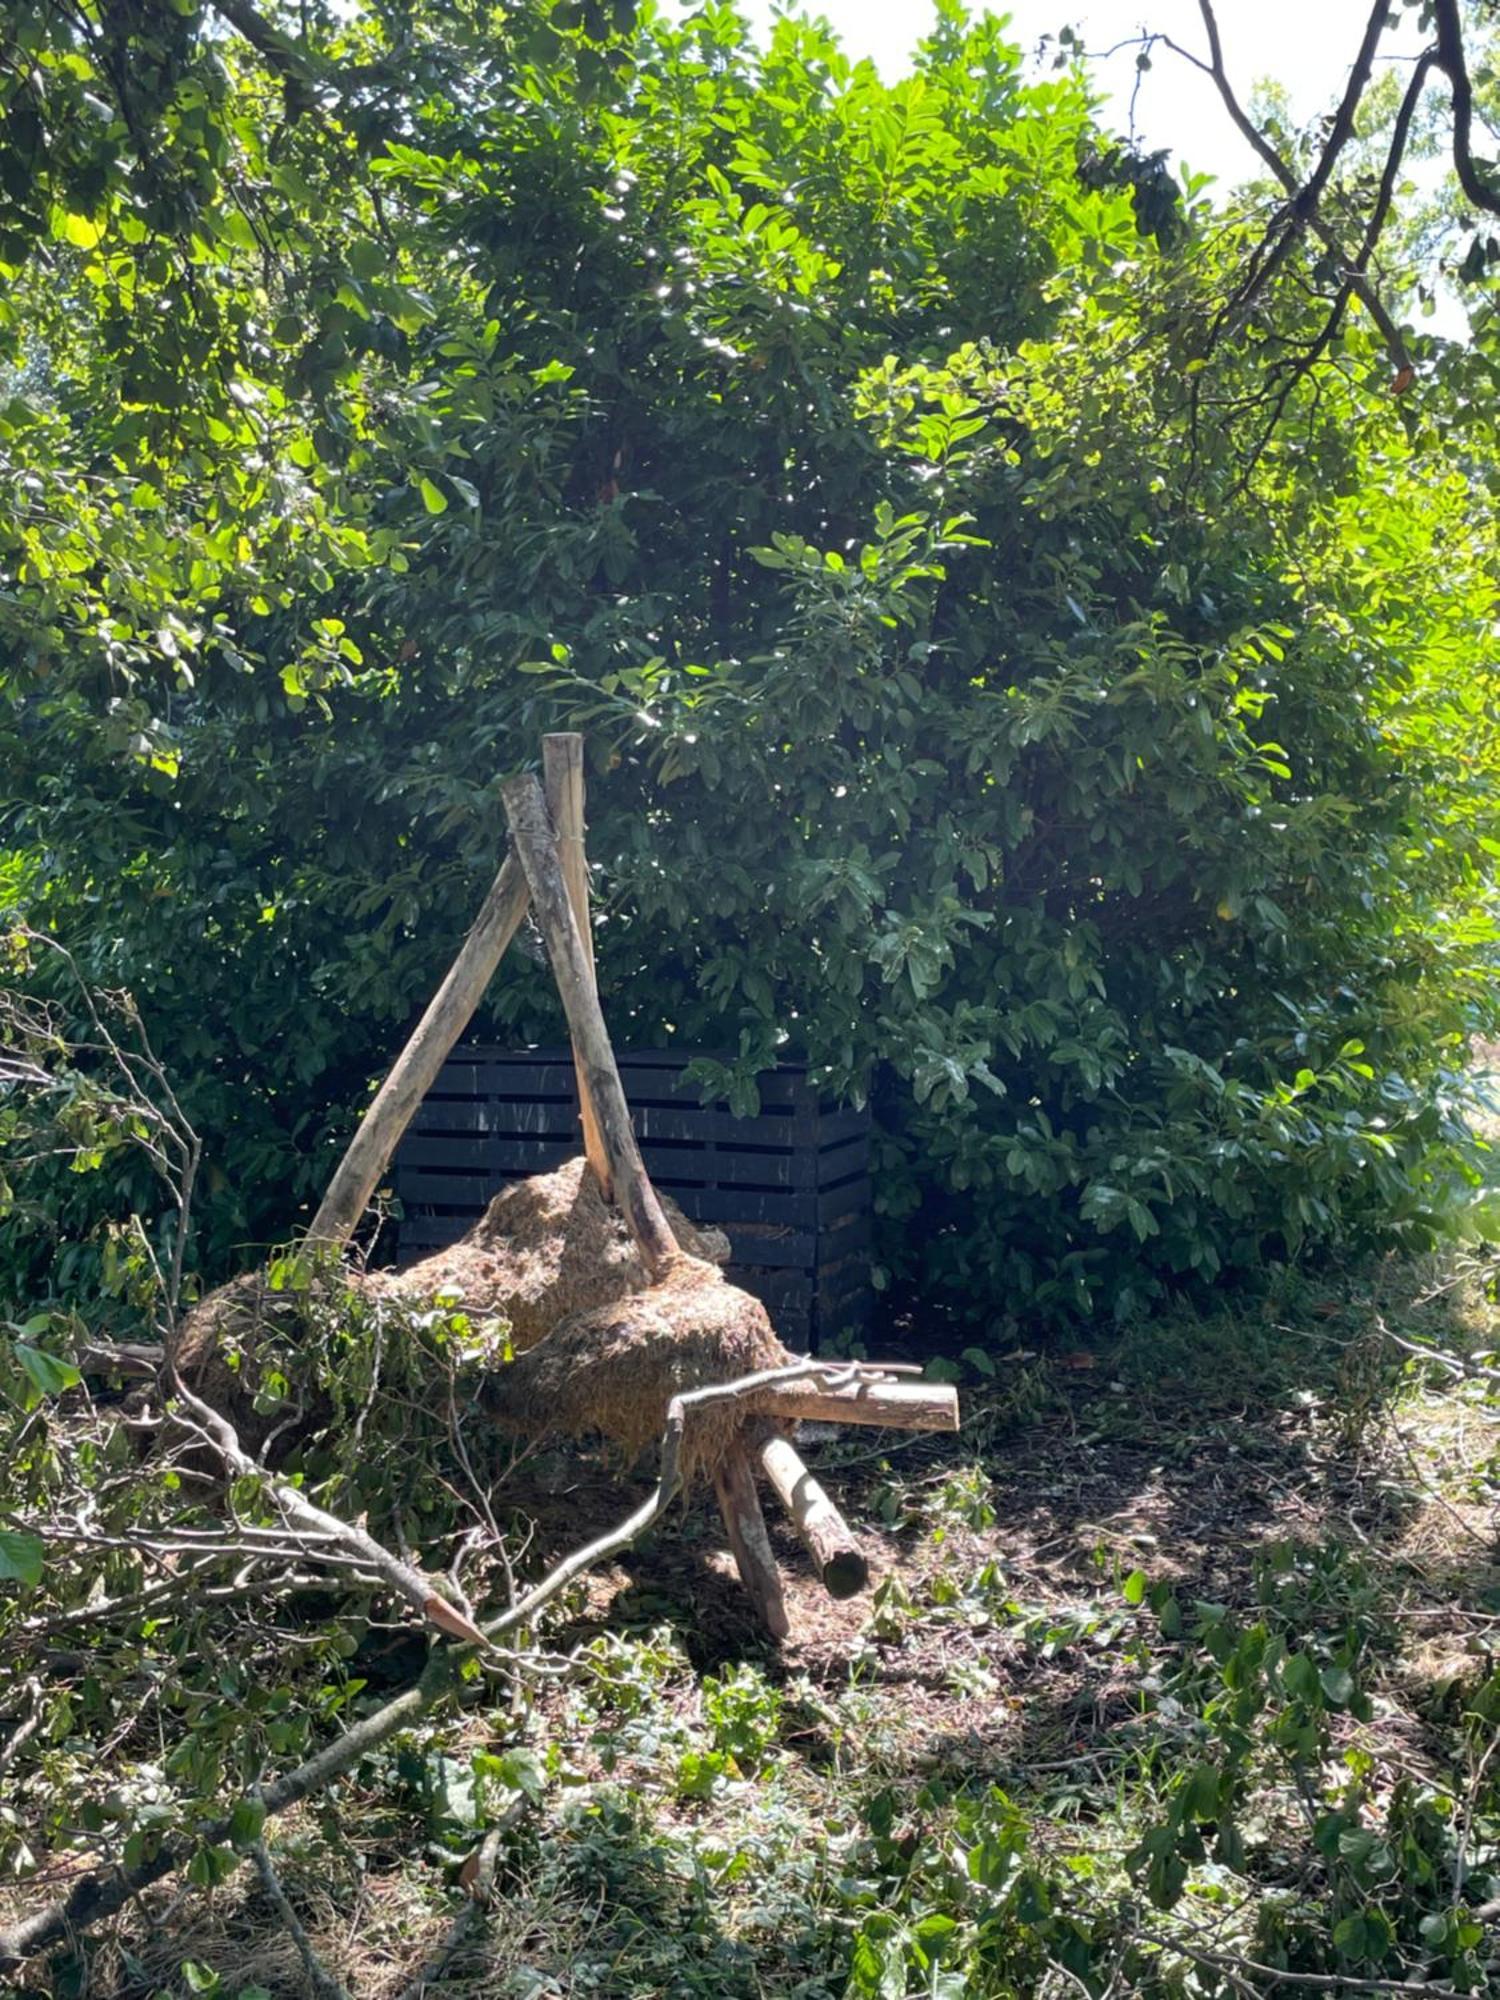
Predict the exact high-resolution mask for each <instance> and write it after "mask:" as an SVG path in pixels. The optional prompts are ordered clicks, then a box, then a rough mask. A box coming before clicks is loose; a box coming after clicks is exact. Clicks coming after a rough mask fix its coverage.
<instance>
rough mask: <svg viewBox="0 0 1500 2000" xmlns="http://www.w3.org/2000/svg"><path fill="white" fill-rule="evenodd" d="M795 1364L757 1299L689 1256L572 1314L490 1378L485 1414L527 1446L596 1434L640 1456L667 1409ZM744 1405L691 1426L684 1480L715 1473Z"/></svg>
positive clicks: (704, 1414)
mask: <svg viewBox="0 0 1500 2000" xmlns="http://www.w3.org/2000/svg"><path fill="white" fill-rule="evenodd" d="M792 1359H793V1356H792V1355H791V1354H789V1353H788V1351H787V1349H786V1348H785V1347H783V1346H782V1344H781V1342H780V1341H779V1340H778V1339H777V1338H776V1335H775V1333H774V1332H773V1330H772V1327H771V1322H770V1319H769V1317H768V1315H767V1313H766V1309H765V1307H764V1306H763V1305H762V1304H761V1302H760V1300H759V1299H757V1298H753V1297H752V1296H751V1295H750V1293H748V1292H742V1291H741V1290H740V1289H739V1288H738V1286H736V1285H731V1284H728V1283H727V1282H726V1281H725V1279H724V1276H723V1274H722V1273H721V1272H720V1271H719V1270H717V1269H716V1268H715V1267H714V1266H713V1265H712V1264H709V1263H705V1262H704V1261H703V1260H702V1259H700V1258H696V1257H683V1258H681V1259H680V1260H679V1261H678V1262H677V1263H675V1264H674V1265H673V1266H672V1268H671V1269H670V1270H669V1271H668V1273H667V1275H666V1276H665V1277H664V1278H663V1279H662V1280H661V1282H660V1283H659V1284H656V1285H652V1286H651V1287H650V1288H649V1289H648V1290H644V1291H640V1292H637V1293H634V1294H633V1295H631V1296H630V1297H628V1298H623V1299H618V1300H614V1301H611V1302H610V1303H608V1304H605V1305H599V1306H595V1307H593V1308H592V1309H590V1310H588V1311H584V1312H579V1313H575V1314H574V1315H573V1317H572V1318H570V1319H566V1320H564V1321H563V1322H562V1324H561V1325H560V1326H557V1327H556V1328H554V1330H553V1331H552V1333H550V1334H549V1335H548V1336H547V1338H546V1339H545V1340H543V1341H541V1342H540V1343H539V1344H538V1345H537V1346H535V1347H533V1348H532V1349H531V1350H530V1351H529V1352H528V1353H525V1354H522V1355H519V1356H518V1357H517V1358H516V1360H515V1361H513V1362H512V1363H511V1364H510V1365H509V1366H508V1367H506V1368H503V1369H501V1370H500V1371H499V1372H498V1373H497V1374H495V1375H493V1376H491V1377H490V1379H489V1382H488V1383H487V1385H486V1390H485V1405H486V1408H487V1410H488V1411H489V1412H490V1414H491V1415H493V1416H495V1417H496V1418H497V1419H498V1420H499V1421H501V1422H502V1423H504V1424H506V1425H507V1426H508V1427H513V1428H515V1429H517V1430H520V1431H524V1432H525V1433H526V1434H527V1435H529V1436H538V1435H542V1434H545V1433H555V1434H559V1435H565V1436H570V1437H579V1436H582V1435H584V1434H585V1433H587V1432H590V1431H593V1432H598V1433H600V1434H601V1435H603V1436H604V1437H606V1438H608V1439H610V1440H611V1442H613V1443H615V1444H617V1445H619V1446H620V1447H621V1449H622V1450H623V1452H624V1453H625V1454H626V1456H627V1457H629V1458H632V1459H634V1458H636V1457H638V1456H639V1455H640V1453H641V1452H642V1451H644V1450H645V1449H646V1447H647V1446H648V1445H651V1444H654V1443H655V1442H656V1440H657V1439H658V1438H659V1437H660V1436H661V1434H662V1429H663V1426H664V1424H665V1422H666V1414H667V1405H668V1403H669V1402H670V1401H671V1399H672V1398H673V1396H675V1395H677V1394H678V1393H679V1392H680V1391H682V1390H684V1389H698V1388H703V1387H705V1386H706V1385H707V1384H709V1383H711V1382H730V1381H735V1380H737V1379H738V1378H739V1377H740V1376H743V1375H750V1374H753V1373H755V1372H757V1371H758V1370H760V1369H764V1368H784V1367H786V1366H787V1365H788V1363H789V1362H790V1361H791V1360H792ZM745 1416H746V1409H745V1408H744V1407H743V1406H739V1405H731V1404H723V1405H719V1406H714V1405H710V1406H709V1407H708V1408H706V1409H703V1410H695V1411H693V1412H691V1413H690V1415H689V1417H688V1423H687V1429H686V1432H685V1434H684V1439H683V1454H682V1466H683V1476H684V1478H685V1479H687V1480H691V1479H692V1478H693V1477H694V1476H695V1475H697V1474H700V1473H702V1472H706V1471H711V1470H712V1468H713V1466H714V1465H715V1464H716V1463H717V1461H718V1459H719V1457H720V1456H721V1454H722V1452H723V1449H724V1447H725V1445H726V1444H727V1443H728V1441H729V1439H730V1437H731V1436H732V1435H733V1433H734V1432H735V1430H737V1429H738V1428H739V1426H740V1425H742V1424H743V1423H744V1421H745Z"/></svg>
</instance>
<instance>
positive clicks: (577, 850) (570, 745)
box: [542, 731, 613, 1201]
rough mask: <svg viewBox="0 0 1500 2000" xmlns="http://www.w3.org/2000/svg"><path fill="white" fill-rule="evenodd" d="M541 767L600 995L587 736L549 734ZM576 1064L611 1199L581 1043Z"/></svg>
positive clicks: (590, 1135)
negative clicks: (587, 841) (587, 818)
mask: <svg viewBox="0 0 1500 2000" xmlns="http://www.w3.org/2000/svg"><path fill="white" fill-rule="evenodd" d="M542 772H543V775H544V777H545V779H546V786H547V807H548V810H549V811H550V812H551V814H552V824H553V827H554V829H555V830H556V833H557V858H558V861H559V862H560V863H561V865H562V874H563V883H564V886H565V887H566V889H567V891H568V901H569V903H570V904H571V905H572V909H573V921H574V923H575V924H577V926H578V937H579V942H580V943H581V944H582V946H583V954H584V957H585V958H586V959H587V960H588V962H589V977H590V979H591V980H593V984H594V992H595V994H596V995H597V994H598V991H599V982H598V980H597V979H596V978H595V977H594V933H593V927H592V925H591V924H590V923H589V864H588V856H587V854H586V852H585V850H584V844H583V835H584V817H583V803H584V788H583V738H582V737H581V736H580V735H578V734H577V733H576V732H575V731H566V732H558V733H557V734H555V735H552V736H544V737H543V738H542ZM573 1068H574V1070H575V1072H576V1073H577V1077H578V1112H579V1119H580V1122H581V1123H582V1126H583V1150H584V1152H585V1153H586V1154H587V1155H588V1163H589V1165H590V1166H591V1167H592V1168H593V1170H594V1178H595V1180H596V1181H598V1183H599V1188H600V1192H601V1193H602V1194H603V1196H604V1199H605V1200H606V1201H610V1200H612V1199H613V1195H612V1193H611V1191H610V1179H609V1161H608V1159H607V1158H606V1156H605V1152H604V1141H603V1140H602V1139H601V1138H600V1136H599V1120H598V1117H597V1115H596V1113H595V1111H594V1105H593V1100H592V1098H591V1097H590V1096H589V1088H588V1075H587V1072H586V1071H585V1069H584V1066H583V1064H582V1063H581V1062H580V1061H579V1059H578V1048H577V1044H576V1043H575V1044H574V1048H573Z"/></svg>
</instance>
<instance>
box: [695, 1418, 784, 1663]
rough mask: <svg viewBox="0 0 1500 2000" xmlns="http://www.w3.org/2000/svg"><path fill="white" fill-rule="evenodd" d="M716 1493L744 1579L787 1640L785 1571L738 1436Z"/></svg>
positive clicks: (774, 1631) (765, 1617)
mask: <svg viewBox="0 0 1500 2000" xmlns="http://www.w3.org/2000/svg"><path fill="white" fill-rule="evenodd" d="M714 1492H715V1493H716V1494H717V1495H718V1500H719V1512H720V1513H721V1514H722V1515H723V1516H724V1526H725V1527H726V1528H727V1529H728V1531H729V1546H730V1549H731V1550H732V1551H733V1553H734V1563H735V1568H736V1569H737V1570H738V1571H739V1573H740V1579H741V1581H742V1582H743V1584H744V1586H745V1588H746V1590H748V1591H749V1593H750V1599H751V1602H752V1603H753V1604H754V1606H755V1608H756V1610H757V1612H759V1614H760V1618H761V1622H762V1623H763V1624H764V1625H765V1627H766V1629H767V1630H768V1631H769V1632H770V1634H771V1636H772V1637H773V1638H775V1639H784V1638H785V1637H786V1636H787V1634H788V1633H789V1632H790V1631H791V1629H792V1626H791V1620H790V1619H789V1618H788V1617H787V1615H786V1601H785V1599H784V1598H783V1597H782V1594H781V1572H780V1571H779V1570H778V1569H777V1567H776V1558H775V1556H774V1555H772V1553H771V1537H770V1536H769V1535H768V1534H767V1533H766V1517H765V1515H764V1514H763V1513H762V1512H761V1511H760V1495H759V1494H758V1493H757V1492H756V1490H755V1472H754V1469H753V1468H752V1466H751V1463H750V1457H749V1454H748V1453H747V1452H746V1450H745V1447H744V1445H743V1444H741V1443H740V1442H739V1440H738V1439H736V1440H735V1442H734V1443H733V1444H732V1445H731V1446H730V1447H729V1449H728V1451H726V1452H725V1454H724V1456H723V1457H722V1458H721V1459H720V1460H719V1464H718V1469H717V1470H716V1471H715V1473H714Z"/></svg>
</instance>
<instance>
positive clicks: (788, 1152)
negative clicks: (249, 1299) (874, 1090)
mask: <svg viewBox="0 0 1500 2000" xmlns="http://www.w3.org/2000/svg"><path fill="white" fill-rule="evenodd" d="M688 1060H689V1057H688V1056H686V1055H677V1054H669V1053H667V1052H665V1051H631V1052H629V1053H627V1054H625V1055H623V1056H621V1058H620V1071H621V1080H622V1082H623V1084H624V1087H625V1093H626V1096H627V1099H628V1100H629V1102H630V1106H631V1115H632V1121H633V1123H634V1125H635V1128H636V1133H637V1137H638V1138H639V1140H640V1144H641V1152H642V1156H643V1157H644V1159H645V1162H646V1166H647V1168H648V1170H649V1172H650V1174H651V1177H652V1179H653V1180H654V1181H655V1182H656V1184H657V1186H658V1187H659V1188H661V1190H662V1191H663V1193H665V1194H670V1195H671V1196H672V1197H673V1199H674V1200H675V1201H677V1203H678V1204H679V1206H680V1207H681V1208H682V1210H683V1213H684V1214H685V1215H687V1216H688V1217H689V1218H690V1219H691V1220H692V1221H694V1222H699V1223H703V1224H706V1225H710V1224H711V1225H715V1226H717V1227H720V1228H723V1229H724V1230H725V1231H726V1233H727V1234H728V1236H729V1239H730V1245H731V1262H730V1265H729V1267H728V1269H729V1275H730V1277H731V1278H732V1279H733V1280H734V1281H735V1282H736V1283H739V1284H742V1285H744V1287H745V1288H746V1290H748V1291H751V1292H753V1293H755V1294H756V1296H757V1297H759V1298H761V1299H763V1300H764V1302H765V1304H766V1306H767V1308H768V1310H769V1311H770V1312H771V1314H772V1315H773V1317H774V1318H775V1319H776V1322H777V1327H778V1330H779V1331H780V1332H781V1334H782V1335H783V1337H784V1338H785V1339H787V1340H788V1341H790V1343H791V1344H792V1345H793V1346H794V1347H813V1346H815V1345H816V1341H817V1338H818V1335H819V1331H820V1329H821V1330H823V1331H825V1332H826V1331H830V1330H832V1329H834V1327H835V1325H837V1326H838V1327H839V1328H841V1329H842V1330H854V1329H857V1328H858V1326H859V1324H860V1323H861V1321H862V1316H863V1315H864V1313H865V1312H866V1311H867V1309H868V1305H869V1296H870V1294H869V1260H868V1244H869V1240H870V1213H869V1211H870V1181H869V1117H868V1114H867V1113H865V1112H862V1111H851V1110H848V1109H846V1108H844V1107H842V1106H840V1105H838V1104H837V1103H836V1102H834V1101H832V1100H829V1101H826V1102H824V1101H822V1100H821V1098H820V1092H819V1090H818V1088H817V1085H816V1083H815V1082H814V1081H813V1080H812V1079H809V1078H808V1076H807V1075H806V1073H805V1072H804V1071H803V1070H801V1069H800V1068H798V1067H797V1066H796V1065H786V1066H783V1067H781V1068H779V1069H777V1070H775V1071H773V1072H771V1073H769V1074H767V1075H766V1076H764V1077H762V1078H761V1079H760V1101H761V1108H760V1111H759V1113H758V1114H757V1115H756V1116H755V1117H752V1118H739V1117H735V1116H733V1115H732V1114H731V1113H730V1112H729V1111H728V1110H726V1109H725V1108H724V1107H723V1106H722V1104H709V1105H704V1104H703V1102H702V1099H701V1094H700V1092H699V1090H698V1087H697V1086H696V1085H695V1084H690V1083H687V1082H685V1081H684V1079H683V1076H682V1070H683V1067H684V1066H685V1064H686V1063H687V1061H688ZM580 1149H581V1134H580V1131H579V1124H578V1111H577V1099H576V1095H575V1087H574V1077H573V1065H572V1059H571V1054H570V1052H569V1051H568V1050H566V1049H531V1050H520V1051H513V1050H505V1049H496V1048H491V1047H487V1046H484V1045H480V1044H470V1045H467V1046H465V1047H463V1048H460V1049H457V1050H455V1052H454V1054H453V1055H452V1056H451V1057H450V1058H449V1060H448V1062H447V1063H446V1064H445V1065H444V1067H443V1070H442V1072H441V1074H440V1075H439V1077H438V1079H437V1082H436V1084H435V1085H434V1087H433V1089H432V1090H431V1091H430V1092H429V1094H428V1097H427V1099H426V1102H425V1103H424V1104H423V1105H422V1106H421V1107H420V1109H419V1111H418V1113H417V1116H416V1118H415V1120H414V1121H413V1126H412V1129H411V1131H410V1132H409V1133H408V1134H407V1136H406V1138H405V1140H404V1141H403V1143H402V1145H401V1148H400V1150H399V1152H398V1153H397V1157H396V1163H395V1174H394V1179H395V1186H396V1192H397V1194H398V1196H399V1197H400V1199H401V1201H402V1204H403V1206H404V1208H405V1210H406V1214H405V1218H404V1220H403V1221H402V1223H401V1226H400V1248H401V1254H402V1256H403V1257H405V1258H411V1257H413V1256H421V1255H426V1254H429V1253H430V1252H431V1251H433V1250H435V1249H439V1248H441V1247H443V1246H445V1245H446V1244H448V1243H451V1242H453V1241H454V1240H455V1238H457V1237H458V1236H460V1235H462V1234H463V1232H464V1231H465V1230H466V1229H467V1228H469V1227H470V1226H472V1224H473V1222H474V1220H475V1219H476V1218H477V1217H478V1216H479V1215H480V1214H481V1213H482V1212H483V1210H484V1209H485V1207H486V1206H487V1204H488V1203H489V1202H490V1201H491V1200H492V1199H493V1197H494V1196H495V1195H496V1194H497V1193H499V1192H500V1190H501V1189H502V1188H504V1187H505V1186H506V1185H507V1184H508V1183H509V1182H511V1181H513V1180H516V1179H519V1178H520V1177H522V1176H524V1175H527V1174H534V1173H544V1172H548V1171H550V1170H551V1169H553V1168H555V1167H557V1166H559V1165H561V1164H562V1162H563V1161H564V1160H565V1159H569V1158H571V1157H573V1156H574V1155H576V1154H577V1153H578V1152H579V1150H580Z"/></svg>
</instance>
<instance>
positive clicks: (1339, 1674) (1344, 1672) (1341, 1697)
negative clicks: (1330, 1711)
mask: <svg viewBox="0 0 1500 2000" xmlns="http://www.w3.org/2000/svg"><path fill="white" fill-rule="evenodd" d="M1318 1678H1319V1680H1320V1681H1321V1682H1322V1686H1323V1692H1324V1694H1325V1695H1327V1697H1328V1699H1329V1700H1330V1701H1331V1702H1332V1703H1333V1705H1334V1707H1335V1708H1347V1707H1348V1706H1349V1704H1350V1702H1351V1701H1353V1699H1354V1676H1353V1674H1351V1673H1350V1671H1349V1669H1348V1668H1347V1667H1325V1668H1324V1669H1323V1671H1322V1673H1321V1674H1320V1675H1319V1677H1318Z"/></svg>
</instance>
